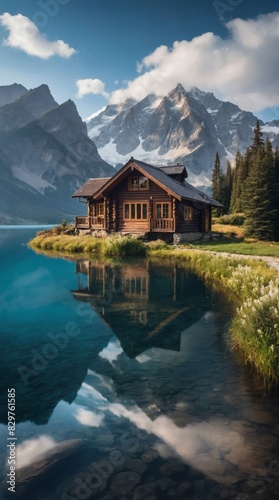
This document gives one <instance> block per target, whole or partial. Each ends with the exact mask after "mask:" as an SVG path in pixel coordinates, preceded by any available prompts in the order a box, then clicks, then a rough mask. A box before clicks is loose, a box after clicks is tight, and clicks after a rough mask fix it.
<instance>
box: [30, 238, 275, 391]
mask: <svg viewBox="0 0 279 500" xmlns="http://www.w3.org/2000/svg"><path fill="white" fill-rule="evenodd" d="M219 244H220V243H219ZM30 246H31V247H32V248H34V249H38V250H40V251H49V250H51V251H54V252H61V253H64V254H71V255H72V254H77V253H78V254H80V253H87V254H90V255H88V256H89V257H90V256H92V255H96V256H97V255H98V256H100V257H113V256H128V255H143V256H145V255H146V256H147V257H148V258H150V259H160V260H164V261H166V260H170V261H172V262H173V261H174V260H175V261H176V262H179V263H180V265H190V266H191V268H192V269H193V270H194V271H195V272H196V273H197V274H199V275H200V276H201V277H202V278H203V279H204V280H206V282H208V283H210V284H211V285H212V286H215V287H218V288H219V289H221V290H223V291H224V292H225V293H226V295H227V297H228V299H229V300H232V301H233V302H234V304H235V306H236V312H235V315H234V318H233V321H232V324H231V326H230V334H231V341H232V346H233V348H235V349H238V350H239V351H240V352H241V353H242V354H243V357H244V359H245V361H246V362H247V363H249V364H250V365H252V366H254V368H255V369H256V370H257V371H258V373H259V374H260V375H261V376H262V377H263V379H264V380H265V382H266V384H270V383H274V382H276V383H277V382H278V380H279V278H278V274H277V273H276V271H274V270H271V269H270V268H268V267H267V265H266V264H265V263H263V262H261V261H259V260H253V258H251V259H245V261H244V260H241V259H239V258H234V257H223V256H218V255H214V254H211V253H209V252H203V251H202V250H200V251H199V250H198V249H197V247H198V245H195V247H196V248H195V250H191V249H189V248H183V247H182V248H180V249H179V250H176V249H173V247H170V246H168V245H166V244H165V243H163V242H160V241H154V242H150V243H148V244H144V243H143V242H142V241H139V240H136V239H134V238H129V237H125V238H119V237H118V236H114V237H111V238H106V239H102V238H92V237H90V238H89V237H88V236H84V237H73V236H67V235H64V234H60V235H55V234H50V232H49V231H44V232H42V233H39V234H38V235H37V237H36V238H35V239H34V240H32V242H30ZM209 247H210V244H209V245H206V247H203V248H207V249H209ZM221 248H222V251H229V250H228V249H227V250H225V249H224V247H223V246H222V247H221ZM212 249H213V250H215V251H216V247H214V245H213V247H212ZM239 253H244V252H243V251H240V252H239ZM257 255H259V254H258V253H257ZM264 255H266V253H265V254H264ZM278 256H279V254H278Z"/></svg>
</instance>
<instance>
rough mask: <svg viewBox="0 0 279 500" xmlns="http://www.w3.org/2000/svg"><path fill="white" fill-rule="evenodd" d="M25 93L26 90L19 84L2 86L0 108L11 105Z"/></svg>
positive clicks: (0, 89)
mask: <svg viewBox="0 0 279 500" xmlns="http://www.w3.org/2000/svg"><path fill="white" fill-rule="evenodd" d="M26 92H28V90H27V89H26V88H25V87H23V85H20V84H19V83H13V84H12V85H2V86H1V87H0V107H1V106H5V105H6V104H11V103H12V102H14V101H16V100H17V99H18V98H19V97H21V96H22V95H23V94H25V93H26Z"/></svg>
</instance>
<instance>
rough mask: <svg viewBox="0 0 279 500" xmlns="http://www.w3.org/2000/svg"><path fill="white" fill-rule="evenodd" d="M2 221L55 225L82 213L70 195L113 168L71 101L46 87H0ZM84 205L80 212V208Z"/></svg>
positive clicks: (109, 173) (0, 219)
mask: <svg viewBox="0 0 279 500" xmlns="http://www.w3.org/2000/svg"><path fill="white" fill-rule="evenodd" d="M0 103H2V105H1V106H0V175H1V185H0V223H33V222H34V223H38V222H39V223H53V222H54V223H55V222H60V221H61V218H67V219H73V216H74V215H75V214H78V213H79V212H81V213H83V211H84V207H83V206H82V207H81V206H77V202H75V201H74V200H72V199H71V195H72V193H73V192H74V191H75V190H76V189H77V188H78V187H79V186H80V185H81V184H83V183H84V182H86V180H87V179H88V178H89V177H95V176H96V177H99V176H100V177H103V176H104V177H106V176H110V175H112V174H113V173H114V169H113V167H112V166H110V165H109V164H108V163H106V162H105V161H104V160H102V159H101V157H100V155H99V154H98V151H97V148H96V146H95V144H94V142H93V141H92V140H91V139H90V138H89V137H88V135H87V129H86V125H85V123H84V122H83V121H82V119H81V117H80V116H79V114H78V112H77V109H76V106H75V104H74V103H73V101H71V100H69V101H67V102H65V103H63V104H61V105H59V104H57V102H56V101H55V100H54V98H53V97H52V95H51V93H50V90H49V88H48V86H47V85H41V86H40V87H38V88H36V89H31V90H29V91H28V90H27V89H25V88H24V87H22V86H20V85H17V84H15V85H11V86H7V87H5V88H3V87H0ZM81 209H83V210H81Z"/></svg>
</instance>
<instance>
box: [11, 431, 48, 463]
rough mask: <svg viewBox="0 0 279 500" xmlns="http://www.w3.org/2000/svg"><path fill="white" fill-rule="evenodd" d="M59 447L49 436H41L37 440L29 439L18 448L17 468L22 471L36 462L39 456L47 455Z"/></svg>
mask: <svg viewBox="0 0 279 500" xmlns="http://www.w3.org/2000/svg"><path fill="white" fill-rule="evenodd" d="M56 445H57V442H56V441H54V439H52V438H51V437H49V436H40V437H38V438H36V439H27V440H26V441H23V442H22V443H21V444H19V445H17V448H16V467H17V469H21V468H22V467H26V466H27V465H30V464H32V463H33V462H35V460H36V459H37V457H38V456H39V455H43V454H45V453H46V452H47V451H49V450H51V449H52V448H54V447H55V446H56Z"/></svg>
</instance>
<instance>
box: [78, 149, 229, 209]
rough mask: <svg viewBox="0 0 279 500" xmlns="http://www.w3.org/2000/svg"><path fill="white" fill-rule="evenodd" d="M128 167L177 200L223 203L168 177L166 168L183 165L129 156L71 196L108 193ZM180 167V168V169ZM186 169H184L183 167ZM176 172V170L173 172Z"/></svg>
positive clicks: (185, 182)
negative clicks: (159, 163) (157, 163)
mask: <svg viewBox="0 0 279 500" xmlns="http://www.w3.org/2000/svg"><path fill="white" fill-rule="evenodd" d="M130 167H134V168H138V170H139V171H140V172H141V173H142V175H146V176H147V177H148V178H149V179H151V180H153V181H154V182H155V183H156V184H158V185H159V186H160V187H161V188H162V189H165V190H166V191H167V192H169V193H171V194H172V195H173V196H174V197H176V198H177V199H178V200H180V201H181V200H192V201H195V202H199V203H204V204H207V205H212V206H215V207H222V206H223V205H222V204H221V203H219V202H218V201H216V200H213V198H211V197H210V196H208V195H207V194H205V193H203V192H202V191H200V190H199V189H197V188H196V187H194V186H192V185H191V184H189V182H187V181H186V180H184V181H183V182H182V183H181V182H179V181H177V180H176V179H174V178H172V177H170V175H168V173H167V172H166V169H179V173H182V172H183V169H185V167H184V165H177V166H176V167H161V168H158V167H154V166H153V165H150V164H149V163H145V162H143V161H140V160H136V159H134V158H131V159H130V160H129V161H128V162H127V163H126V164H125V165H124V166H123V167H122V168H121V169H120V170H118V172H116V173H115V175H113V176H112V177H108V178H96V179H89V181H87V182H86V183H85V184H84V185H83V186H81V188H79V190H78V191H76V192H75V193H74V194H73V195H72V198H78V197H87V196H92V197H94V198H96V199H97V198H100V197H102V196H103V194H104V193H108V192H109V191H110V189H112V187H115V185H117V182H119V181H120V180H122V179H123V178H124V177H125V175H126V172H127V171H128V170H129V168H130ZM181 169H182V170H181ZM185 171H186V169H185ZM175 173H178V172H175ZM98 182H99V184H98Z"/></svg>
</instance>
